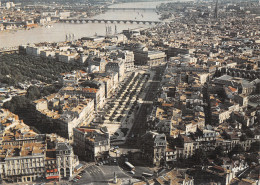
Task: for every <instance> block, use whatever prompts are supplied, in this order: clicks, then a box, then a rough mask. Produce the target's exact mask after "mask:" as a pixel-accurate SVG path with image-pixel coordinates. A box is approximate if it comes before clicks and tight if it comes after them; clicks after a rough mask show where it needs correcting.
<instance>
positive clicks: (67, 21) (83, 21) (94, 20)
mask: <svg viewBox="0 0 260 185" xmlns="http://www.w3.org/2000/svg"><path fill="white" fill-rule="evenodd" d="M60 22H63V23H82V24H83V23H118V24H119V23H124V24H127V23H129V24H159V23H162V21H146V20H109V19H108V20H105V19H81V18H75V19H60Z"/></svg>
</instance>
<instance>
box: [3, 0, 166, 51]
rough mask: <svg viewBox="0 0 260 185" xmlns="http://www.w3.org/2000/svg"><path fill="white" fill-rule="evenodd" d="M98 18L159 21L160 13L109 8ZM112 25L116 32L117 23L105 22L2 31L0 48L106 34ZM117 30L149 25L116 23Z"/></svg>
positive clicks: (132, 5)
mask: <svg viewBox="0 0 260 185" xmlns="http://www.w3.org/2000/svg"><path fill="white" fill-rule="evenodd" d="M160 3H161V2H138V3H122V4H114V5H112V6H111V7H113V8H155V7H156V6H157V5H158V4H160ZM93 18H96V19H113V20H147V21H157V20H159V15H157V13H156V12H155V11H154V10H142V11H141V10H138V11H137V10H136V11H134V10H109V11H107V12H105V13H104V14H100V15H96V16H94V17H93ZM108 25H110V26H111V28H112V31H113V32H114V28H115V26H114V25H115V24H105V23H87V24H86V23H85V24H81V23H54V24H53V27H51V28H46V27H37V28H34V29H31V30H18V31H10V32H7V31H5V32H0V48H3V47H14V46H18V45H22V44H27V43H39V42H45V41H47V42H60V41H64V40H65V38H66V34H72V33H73V34H74V35H75V39H78V38H81V37H84V36H93V35H94V34H95V33H97V34H98V35H105V31H106V26H108ZM116 25H117V32H118V33H119V32H121V31H122V30H124V29H133V28H138V27H149V26H150V25H143V24H130V23H129V24H124V23H120V24H116Z"/></svg>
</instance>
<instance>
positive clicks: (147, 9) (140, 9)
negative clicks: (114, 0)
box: [106, 7, 156, 11]
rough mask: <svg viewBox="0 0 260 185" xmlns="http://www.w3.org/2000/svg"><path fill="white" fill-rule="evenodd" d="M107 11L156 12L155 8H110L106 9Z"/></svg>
mask: <svg viewBox="0 0 260 185" xmlns="http://www.w3.org/2000/svg"><path fill="white" fill-rule="evenodd" d="M106 9H107V10H113V11H115V10H120V11H122V10H123V11H127V10H129V11H156V8H112V7H106Z"/></svg>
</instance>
